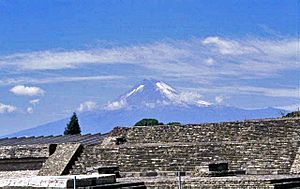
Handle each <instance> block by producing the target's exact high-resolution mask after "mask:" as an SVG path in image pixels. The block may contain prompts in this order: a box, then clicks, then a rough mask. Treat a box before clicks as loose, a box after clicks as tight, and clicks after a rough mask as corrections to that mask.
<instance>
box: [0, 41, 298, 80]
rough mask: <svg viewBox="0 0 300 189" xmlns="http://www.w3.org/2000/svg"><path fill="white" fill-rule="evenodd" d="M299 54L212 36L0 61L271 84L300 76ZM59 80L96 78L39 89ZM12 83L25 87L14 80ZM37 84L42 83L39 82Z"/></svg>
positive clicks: (0, 63) (281, 46) (293, 45)
mask: <svg viewBox="0 0 300 189" xmlns="http://www.w3.org/2000/svg"><path fill="white" fill-rule="evenodd" d="M297 48H298V40H297V39H296V38H290V37H285V39H261V38H246V39H228V38H222V37H219V36H209V37H207V38H193V39H190V40H168V41H160V42H156V43H151V44H143V45H132V46H125V47H110V48H103V49H90V50H78V51H39V52H31V53H17V54H11V55H8V56H0V67H3V68H14V69H15V68H17V69H19V70H45V69H67V68H74V69H75V68H79V67H80V66H82V65H91V64H93V65H96V64H97V65H109V64H134V65H138V66H140V67H143V68H144V69H149V70H152V71H153V73H155V74H156V75H159V76H164V77H165V78H177V79H181V78H186V79H192V80H197V81H198V82H203V83H204V82H205V83H207V82H214V81H216V80H219V79H222V78H224V77H227V78H228V77H232V78H234V79H257V78H268V77H273V76H278V74H280V73H281V72H282V71H284V70H296V69H297V70H298V69H300V64H299V62H298V56H297ZM212 64H213V65H214V66H211V65H212ZM20 79H22V78H20ZM60 79H62V80H61V81H75V80H79V81H80V80H81V79H87V80H88V79H90V80H92V79H93V78H92V77H90V78H76V77H74V78H46V79H44V80H43V79H41V81H40V83H41V82H44V83H47V82H49V83H50V82H60ZM94 79H95V80H98V79H99V80H101V78H94ZM25 80H26V78H25V79H23V81H25ZM3 82H4V81H2V83H3ZM10 82H11V83H14V82H21V81H15V80H14V79H12V80H11V81H10ZM34 82H36V83H39V81H38V80H37V79H35V80H34V81H32V83H34ZM0 84H1V81H0Z"/></svg>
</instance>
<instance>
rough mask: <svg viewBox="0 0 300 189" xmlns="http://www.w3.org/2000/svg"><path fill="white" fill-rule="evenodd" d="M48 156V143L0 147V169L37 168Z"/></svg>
mask: <svg viewBox="0 0 300 189" xmlns="http://www.w3.org/2000/svg"><path fill="white" fill-rule="evenodd" d="M48 157H49V145H18V146H1V147H0V171H17V170H38V169H40V168H41V167H42V165H43V163H44V162H45V161H46V159H47V158H48Z"/></svg>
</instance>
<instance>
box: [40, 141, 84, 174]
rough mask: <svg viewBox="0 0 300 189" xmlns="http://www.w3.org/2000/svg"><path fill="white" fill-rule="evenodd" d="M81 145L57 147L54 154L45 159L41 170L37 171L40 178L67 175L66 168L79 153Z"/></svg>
mask: <svg viewBox="0 0 300 189" xmlns="http://www.w3.org/2000/svg"><path fill="white" fill-rule="evenodd" d="M81 150H82V146H81V144H61V145H58V146H57V148H56V150H55V152H54V153H53V154H52V155H51V156H50V157H49V158H48V159H47V161H46V162H45V164H44V165H43V167H42V169H41V170H40V171H39V173H38V175H40V176H50V175H52V176H60V175H63V174H66V173H68V170H66V169H67V168H68V166H69V167H70V166H72V165H70V163H72V160H74V161H75V159H76V158H77V156H78V155H79V153H80V151H81Z"/></svg>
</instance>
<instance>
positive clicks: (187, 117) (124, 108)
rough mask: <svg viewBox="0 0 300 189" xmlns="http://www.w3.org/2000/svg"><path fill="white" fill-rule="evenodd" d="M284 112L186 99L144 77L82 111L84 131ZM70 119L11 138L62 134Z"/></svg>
mask: <svg viewBox="0 0 300 189" xmlns="http://www.w3.org/2000/svg"><path fill="white" fill-rule="evenodd" d="M280 115H281V110H280V109H275V108H265V109H256V110H246V109H241V108H236V107H228V106H221V105H215V104H212V103H210V102H207V101H204V100H202V99H200V98H192V99H189V98H185V97H184V96H183V95H181V93H180V92H178V91H177V90H175V89H174V88H173V87H171V86H169V85H168V84H166V83H165V82H162V81H158V80H144V81H143V82H141V83H140V84H138V85H136V86H135V87H133V88H132V89H131V90H130V91H129V92H127V93H125V94H124V95H122V96H121V97H120V98H119V99H117V100H116V101H113V102H111V103H107V104H106V105H105V106H104V107H102V108H98V109H97V110H92V111H87V112H83V113H80V114H78V118H79V122H80V125H81V129H82V132H83V133H96V132H101V133H105V132H109V131H110V130H111V129H112V128H113V127H115V126H132V125H134V123H136V122H137V121H139V120H140V119H142V118H156V119H158V120H159V121H161V122H164V123H167V122H173V121H176V122H181V123H183V124H186V123H203V122H220V121H235V120H245V119H257V118H272V117H279V116H280ZM68 121H69V118H65V119H62V120H58V121H54V122H51V123H48V124H45V125H41V126H37V127H35V128H31V129H27V130H23V131H20V132H17V133H14V134H10V135H8V136H9V137H12V136H13V137H15V136H39V135H60V134H62V133H63V131H64V128H65V126H66V124H67V122H68Z"/></svg>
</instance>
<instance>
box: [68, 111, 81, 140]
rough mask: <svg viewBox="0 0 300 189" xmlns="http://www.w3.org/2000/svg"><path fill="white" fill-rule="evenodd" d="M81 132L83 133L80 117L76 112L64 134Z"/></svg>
mask: <svg viewBox="0 0 300 189" xmlns="http://www.w3.org/2000/svg"><path fill="white" fill-rule="evenodd" d="M80 133H81V129H80V126H79V123H78V118H77V115H76V113H75V112H74V113H73V115H72V117H71V119H70V122H69V123H68V124H67V127H66V128H65V132H64V135H76V134H80Z"/></svg>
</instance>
